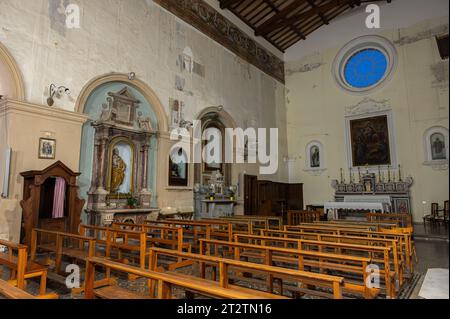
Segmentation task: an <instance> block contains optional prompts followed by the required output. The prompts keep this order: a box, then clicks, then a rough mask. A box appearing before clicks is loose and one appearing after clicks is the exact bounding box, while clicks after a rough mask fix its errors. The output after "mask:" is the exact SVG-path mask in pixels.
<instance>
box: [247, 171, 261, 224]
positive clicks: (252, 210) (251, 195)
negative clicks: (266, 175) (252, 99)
mask: <svg viewBox="0 0 450 319" xmlns="http://www.w3.org/2000/svg"><path fill="white" fill-rule="evenodd" d="M257 181H258V177H256V176H253V175H244V213H245V215H256V214H257V207H258V206H257V203H258V193H257V185H256V183H257Z"/></svg>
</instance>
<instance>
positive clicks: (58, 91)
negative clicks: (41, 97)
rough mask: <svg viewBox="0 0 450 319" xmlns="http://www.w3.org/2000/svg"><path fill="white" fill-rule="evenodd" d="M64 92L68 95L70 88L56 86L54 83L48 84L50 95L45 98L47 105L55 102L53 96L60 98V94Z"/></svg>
mask: <svg viewBox="0 0 450 319" xmlns="http://www.w3.org/2000/svg"><path fill="white" fill-rule="evenodd" d="M63 94H66V95H70V90H69V89H68V88H66V87H65V86H60V87H57V86H56V85H55V84H50V96H49V98H48V99H47V104H48V106H53V104H55V100H54V98H55V97H57V98H58V99H59V98H61V95H63Z"/></svg>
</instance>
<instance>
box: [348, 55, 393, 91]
mask: <svg viewBox="0 0 450 319" xmlns="http://www.w3.org/2000/svg"><path fill="white" fill-rule="evenodd" d="M387 69H388V60H387V58H386V56H385V55H384V54H383V53H382V52H381V51H379V50H377V49H365V50H361V51H359V52H357V53H355V54H354V55H352V56H351V57H350V58H349V59H348V61H347V63H346V65H345V68H344V78H345V81H346V82H347V83H348V84H349V85H350V86H352V87H354V88H359V89H362V88H368V87H371V86H373V85H375V84H377V83H378V82H379V81H381V80H382V79H383V78H384V76H385V74H386V71H387Z"/></svg>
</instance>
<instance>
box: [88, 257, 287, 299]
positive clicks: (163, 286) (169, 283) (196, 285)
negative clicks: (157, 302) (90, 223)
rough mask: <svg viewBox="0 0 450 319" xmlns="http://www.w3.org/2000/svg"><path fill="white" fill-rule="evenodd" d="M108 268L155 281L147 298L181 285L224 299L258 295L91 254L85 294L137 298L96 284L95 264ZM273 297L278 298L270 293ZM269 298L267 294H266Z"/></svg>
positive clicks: (169, 295) (166, 296)
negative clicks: (153, 292)
mask: <svg viewBox="0 0 450 319" xmlns="http://www.w3.org/2000/svg"><path fill="white" fill-rule="evenodd" d="M97 266H99V267H102V268H107V269H109V270H114V271H117V272H124V273H127V274H129V275H133V276H137V277H142V278H147V279H148V280H149V281H152V282H153V281H154V282H157V285H158V287H157V292H156V295H153V294H152V295H151V296H150V298H156V299H171V298H172V297H173V296H172V287H180V288H182V289H184V290H188V291H194V292H196V293H199V294H201V295H204V296H209V297H213V298H224V299H259V298H258V297H256V296H255V295H252V294H249V293H245V292H241V291H238V290H233V289H230V288H223V287H217V286H214V285H212V284H211V281H209V280H199V279H198V278H194V279H187V278H181V277H179V276H178V275H173V274H168V273H161V272H155V271H149V270H144V269H141V268H138V267H133V266H129V265H124V264H120V263H117V262H114V261H111V260H108V259H106V258H98V257H92V258H88V261H87V270H86V290H85V298H86V299H94V298H95V296H96V290H100V295H101V296H102V298H106V299H109V298H113V297H114V298H115V297H117V296H120V297H121V298H123V299H125V297H126V296H127V297H129V298H131V299H136V298H137V297H138V295H137V294H136V293H131V294H130V293H129V292H128V293H127V295H126V296H125V295H124V294H125V293H124V292H123V289H124V288H120V287H117V286H109V287H110V288H108V289H104V287H97V288H95V285H94V284H95V267H97ZM271 297H272V298H278V297H277V296H275V295H273V296H271ZM139 298H140V299H145V298H146V297H145V296H143V297H141V296H139ZM268 298H269V297H268Z"/></svg>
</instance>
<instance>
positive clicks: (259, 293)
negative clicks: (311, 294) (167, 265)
mask: <svg viewBox="0 0 450 319" xmlns="http://www.w3.org/2000/svg"><path fill="white" fill-rule="evenodd" d="M165 273H167V274H173V275H174V276H176V277H179V278H183V279H185V280H196V281H197V280H201V281H204V282H207V283H208V284H210V285H212V286H214V287H217V288H220V284H219V283H218V282H215V281H210V280H205V279H201V278H197V277H194V276H189V275H186V274H180V273H178V272H174V271H168V272H165ZM228 288H229V289H232V290H235V291H239V292H242V293H245V294H248V295H251V296H253V297H256V298H257V299H290V298H288V297H285V296H279V295H274V294H271V293H268V292H264V291H260V290H254V289H250V288H245V287H241V286H236V285H228Z"/></svg>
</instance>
